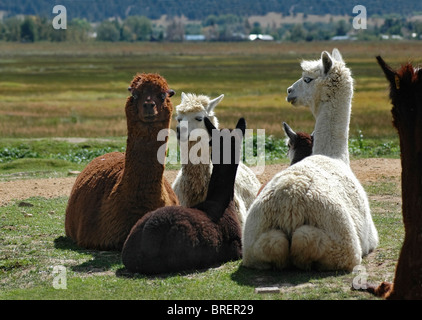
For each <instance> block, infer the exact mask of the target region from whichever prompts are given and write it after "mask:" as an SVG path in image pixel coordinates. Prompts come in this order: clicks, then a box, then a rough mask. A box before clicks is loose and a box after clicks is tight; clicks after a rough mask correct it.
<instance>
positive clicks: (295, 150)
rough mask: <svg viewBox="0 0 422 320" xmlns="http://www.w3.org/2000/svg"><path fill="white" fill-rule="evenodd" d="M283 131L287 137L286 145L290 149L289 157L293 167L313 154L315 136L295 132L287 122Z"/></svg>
mask: <svg viewBox="0 0 422 320" xmlns="http://www.w3.org/2000/svg"><path fill="white" fill-rule="evenodd" d="M283 129H284V132H285V133H286V136H287V139H286V144H287V146H288V147H289V151H288V153H287V155H288V157H289V160H290V164H291V165H292V164H295V163H296V162H299V161H300V160H302V159H304V158H306V157H308V156H310V155H311V154H312V146H313V134H307V133H304V132H294V131H293V130H292V129H291V128H290V127H289V125H288V124H287V123H285V122H283Z"/></svg>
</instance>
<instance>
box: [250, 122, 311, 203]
mask: <svg viewBox="0 0 422 320" xmlns="http://www.w3.org/2000/svg"><path fill="white" fill-rule="evenodd" d="M283 129H284V133H285V134H286V136H287V138H286V145H287V146H288V148H289V151H288V153H287V156H288V157H289V159H290V165H293V164H295V163H297V162H299V161H300V160H302V159H305V158H306V157H308V156H310V155H311V154H312V141H313V134H308V133H305V132H294V131H293V130H292V128H290V127H289V125H288V124H287V123H285V122H283ZM266 185H267V184H266V183H264V184H263V185H262V186H261V188H260V189H259V191H258V193H257V195H258V194H260V193H261V191H262V189H264V187H265V186H266Z"/></svg>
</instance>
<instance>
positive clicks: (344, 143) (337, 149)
mask: <svg viewBox="0 0 422 320" xmlns="http://www.w3.org/2000/svg"><path fill="white" fill-rule="evenodd" d="M351 98H352V94H351V93H350V94H349V95H347V94H345V95H344V96H343V98H338V97H337V98H336V99H331V100H329V101H319V102H318V104H317V105H315V106H314V108H311V109H313V110H314V112H313V114H314V117H315V120H316V121H315V130H314V141H313V148H312V154H320V155H325V156H328V157H331V158H335V159H340V160H343V161H344V162H345V163H346V164H347V165H349V163H350V161H349V144H348V139H349V123H350V112H351Z"/></svg>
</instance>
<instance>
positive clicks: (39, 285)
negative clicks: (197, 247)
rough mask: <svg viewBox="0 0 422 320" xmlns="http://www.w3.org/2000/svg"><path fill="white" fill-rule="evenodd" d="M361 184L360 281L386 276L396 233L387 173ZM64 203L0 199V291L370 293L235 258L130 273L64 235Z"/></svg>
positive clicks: (64, 294) (165, 296)
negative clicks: (373, 238)
mask: <svg viewBox="0 0 422 320" xmlns="http://www.w3.org/2000/svg"><path fill="white" fill-rule="evenodd" d="M366 189H367V191H368V193H369V196H370V199H371V207H373V216H374V222H375V224H376V226H377V228H378V230H379V233H380V246H379V248H378V249H377V250H376V251H375V252H374V253H372V254H370V255H369V256H368V257H366V258H365V259H364V260H363V266H365V267H366V270H367V272H368V281H370V282H375V283H376V282H379V281H382V280H384V279H385V278H387V280H390V281H391V280H392V276H393V272H394V268H395V261H396V260H397V257H398V253H399V250H400V246H401V242H402V239H403V224H402V222H401V207H400V205H398V204H395V205H393V206H392V205H391V202H389V201H388V200H387V201H379V200H380V199H381V198H383V197H388V196H394V197H396V198H399V197H400V195H399V192H400V190H399V189H398V188H397V183H394V182H392V181H381V182H376V183H372V184H370V185H367V186H366ZM66 204H67V197H61V198H56V199H48V200H47V199H43V198H30V199H27V200H25V201H24V203H22V201H17V202H16V203H13V204H11V205H8V206H5V207H0V222H1V223H0V225H1V235H0V240H1V243H2V250H1V253H0V299H47V300H50V299H54V300H56V299H124V300H126V299H151V300H155V299H157V300H179V299H188V300H190V299H194V300H204V299H205V300H208V299H212V300H214V299H216V300H220V299H221V300H239V299H240V300H256V299H258V300H260V299H270V300H273V299H276V300H296V299H300V300H302V299H327V300H331V299H336V300H338V299H373V297H372V296H370V295H369V294H366V293H362V292H359V291H353V290H351V285H352V282H353V279H354V277H355V276H356V275H355V274H353V273H346V272H316V271H314V272H303V271H297V270H288V271H283V272H276V271H257V270H250V269H247V268H244V267H243V266H242V265H241V261H235V262H228V263H226V264H223V265H222V266H220V267H216V268H210V269H206V270H199V271H192V272H186V273H180V274H169V275H162V276H157V277H147V276H143V275H139V274H135V275H134V274H130V273H128V272H127V271H126V270H125V268H124V266H123V264H122V263H121V260H120V254H119V253H118V252H105V251H93V250H85V249H81V248H78V247H77V246H75V245H74V244H73V242H72V241H71V240H70V239H68V238H67V237H66V236H65V234H64V229H63V223H64V212H65V207H66ZM380 265H381V266H382V267H380ZM55 266H56V267H57V266H64V268H65V270H66V289H55V288H54V282H53V281H54V279H55V277H56V276H57V275H58V274H57V273H54V272H53V271H54V267H55ZM271 286H279V287H281V288H282V291H281V292H280V293H276V294H257V293H255V288H256V287H271Z"/></svg>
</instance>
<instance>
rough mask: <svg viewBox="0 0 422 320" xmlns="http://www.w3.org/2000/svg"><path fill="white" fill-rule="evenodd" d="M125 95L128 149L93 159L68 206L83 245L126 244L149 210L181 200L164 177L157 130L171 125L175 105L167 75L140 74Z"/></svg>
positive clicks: (71, 228)
mask: <svg viewBox="0 0 422 320" xmlns="http://www.w3.org/2000/svg"><path fill="white" fill-rule="evenodd" d="M129 90H130V91H131V93H132V95H131V96H130V97H128V98H127V101H126V108H125V110H126V118H127V130H128V137H127V145H126V152H125V153H121V152H112V153H108V154H105V155H103V156H100V157H98V158H96V159H94V160H92V161H91V162H90V163H89V164H88V165H87V167H86V168H85V169H84V170H83V171H82V172H81V173H80V174H79V176H78V178H77V179H76V182H75V184H74V186H73V189H72V192H71V195H70V198H69V202H68V205H67V209H66V220H65V229H66V235H67V236H68V237H70V238H72V239H73V240H74V241H75V242H76V243H77V244H78V245H79V246H80V247H84V248H89V249H98V250H121V248H122V246H123V243H124V241H125V239H126V237H127V235H128V234H129V231H130V229H131V228H132V227H133V225H134V224H135V223H136V221H138V220H139V219H140V218H141V217H142V216H143V215H144V214H146V213H147V212H149V211H152V210H155V209H157V208H160V207H163V206H166V205H175V204H178V200H177V197H176V195H175V194H174V192H173V190H172V189H171V186H170V184H169V183H168V182H167V180H166V179H165V178H164V176H163V173H164V163H165V162H164V157H165V155H164V153H163V155H162V158H163V159H159V160H160V161H159V160H158V159H157V152H158V149H159V148H160V147H162V145H163V144H164V143H165V142H163V141H157V134H158V132H159V131H160V130H162V129H167V130H168V128H169V126H170V120H171V115H172V112H173V107H172V104H171V101H170V97H171V96H172V95H173V94H174V91H172V90H171V89H169V87H168V85H167V82H166V80H165V79H164V78H162V77H161V76H160V75H157V74H141V75H137V76H135V78H134V79H133V81H132V83H131V86H130V87H129Z"/></svg>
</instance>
